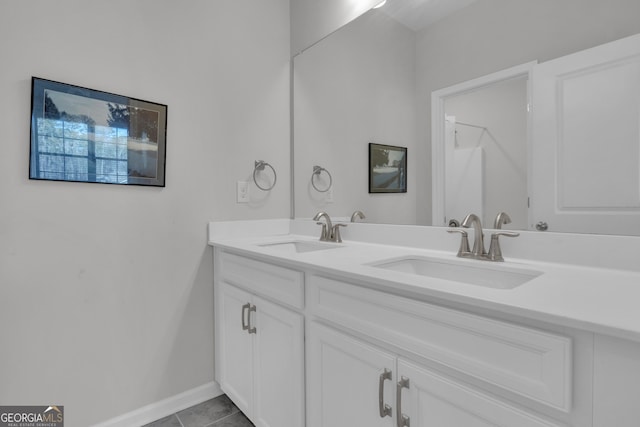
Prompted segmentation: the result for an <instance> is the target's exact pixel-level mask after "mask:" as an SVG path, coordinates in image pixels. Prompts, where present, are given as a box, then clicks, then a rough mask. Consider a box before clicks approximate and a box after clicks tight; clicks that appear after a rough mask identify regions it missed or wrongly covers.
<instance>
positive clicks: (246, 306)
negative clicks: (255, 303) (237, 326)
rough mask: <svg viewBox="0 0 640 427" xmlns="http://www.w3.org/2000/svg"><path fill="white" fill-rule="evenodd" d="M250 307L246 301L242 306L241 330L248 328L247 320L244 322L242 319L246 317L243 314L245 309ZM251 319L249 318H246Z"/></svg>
mask: <svg viewBox="0 0 640 427" xmlns="http://www.w3.org/2000/svg"><path fill="white" fill-rule="evenodd" d="M250 307H251V304H249V303H246V304H244V305H243V306H242V313H241V314H242V330H243V331H247V330H249V322H245V321H244V320H245V319H247V318H248V316H245V314H244V313H245V310H248V309H249V308H250ZM248 320H251V319H248Z"/></svg>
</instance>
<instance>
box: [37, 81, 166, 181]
mask: <svg viewBox="0 0 640 427" xmlns="http://www.w3.org/2000/svg"><path fill="white" fill-rule="evenodd" d="M166 144H167V106H166V105H164V104H159V103H155V102H150V101H143V100H141V99H137V98H131V97H128V96H124V95H116V94H113V93H109V92H103V91H99V90H95V89H89V88H86V87H81V86H76V85H71V84H67V83H61V82H56V81H53V80H47V79H42V78H38V77H32V78H31V146H30V155H29V179H35V180H52V181H72V182H91V183H104V184H124V185H147V186H155V187H164V186H165V166H166Z"/></svg>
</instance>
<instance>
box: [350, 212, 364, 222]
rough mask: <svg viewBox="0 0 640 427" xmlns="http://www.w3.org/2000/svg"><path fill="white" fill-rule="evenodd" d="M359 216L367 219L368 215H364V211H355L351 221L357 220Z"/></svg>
mask: <svg viewBox="0 0 640 427" xmlns="http://www.w3.org/2000/svg"><path fill="white" fill-rule="evenodd" d="M358 218H360V219H365V218H366V216H364V213H363V212H362V211H355V212H354V213H352V214H351V222H356V219H358Z"/></svg>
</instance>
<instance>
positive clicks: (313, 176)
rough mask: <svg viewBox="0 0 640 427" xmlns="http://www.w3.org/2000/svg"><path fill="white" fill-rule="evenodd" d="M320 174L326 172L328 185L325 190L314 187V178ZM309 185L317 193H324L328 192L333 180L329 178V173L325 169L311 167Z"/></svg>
mask: <svg viewBox="0 0 640 427" xmlns="http://www.w3.org/2000/svg"><path fill="white" fill-rule="evenodd" d="M322 172H326V174H327V176H329V185H328V186H327V188H325V189H323V190H321V189H319V188H318V187H317V186H316V183H315V182H314V178H315V177H316V176H318V177H319V176H320V174H321V173H322ZM311 185H312V186H313V188H315V189H316V191H318V192H319V193H326V192H327V191H329V190H330V189H331V186H332V185H333V178H332V177H331V174H330V173H329V171H328V170H326V169H325V168H323V167H322V166H314V167H313V174H311Z"/></svg>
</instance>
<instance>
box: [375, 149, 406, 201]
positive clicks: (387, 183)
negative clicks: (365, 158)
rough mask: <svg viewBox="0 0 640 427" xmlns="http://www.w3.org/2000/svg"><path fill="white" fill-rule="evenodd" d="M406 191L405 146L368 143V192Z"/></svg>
mask: <svg viewBox="0 0 640 427" xmlns="http://www.w3.org/2000/svg"><path fill="white" fill-rule="evenodd" d="M406 192H407V148H406V147H396V146H393V145H383V144H374V143H370V144H369V193H406Z"/></svg>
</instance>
